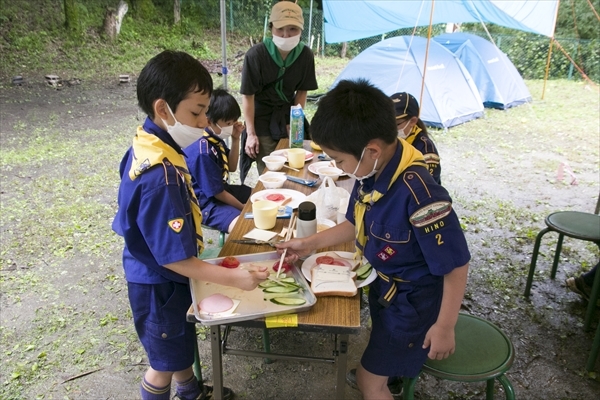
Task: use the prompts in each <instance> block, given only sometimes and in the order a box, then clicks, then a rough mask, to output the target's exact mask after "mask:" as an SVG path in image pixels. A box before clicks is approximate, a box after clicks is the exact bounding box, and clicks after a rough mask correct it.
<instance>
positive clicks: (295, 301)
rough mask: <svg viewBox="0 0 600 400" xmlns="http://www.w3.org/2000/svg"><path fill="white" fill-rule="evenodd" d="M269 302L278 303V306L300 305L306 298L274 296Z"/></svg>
mask: <svg viewBox="0 0 600 400" xmlns="http://www.w3.org/2000/svg"><path fill="white" fill-rule="evenodd" d="M271 303H275V304H278V305H280V306H301V305H302V304H305V303H306V300H304V299H300V298H297V297H296V298H293V297H275V298H273V299H271Z"/></svg>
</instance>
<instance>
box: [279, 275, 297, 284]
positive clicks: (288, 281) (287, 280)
mask: <svg viewBox="0 0 600 400" xmlns="http://www.w3.org/2000/svg"><path fill="white" fill-rule="evenodd" d="M279 280H280V281H281V282H285V283H296V278H294V277H293V276H288V277H287V278H285V277H284V278H280V279H279Z"/></svg>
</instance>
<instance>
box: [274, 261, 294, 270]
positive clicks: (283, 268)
mask: <svg viewBox="0 0 600 400" xmlns="http://www.w3.org/2000/svg"><path fill="white" fill-rule="evenodd" d="M291 270H292V266H291V265H290V264H288V263H286V262H285V261H284V262H283V263H282V264H281V272H289V271H291ZM273 271H275V272H277V271H279V261H277V262H276V263H275V264H273Z"/></svg>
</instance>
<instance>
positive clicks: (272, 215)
mask: <svg viewBox="0 0 600 400" xmlns="http://www.w3.org/2000/svg"><path fill="white" fill-rule="evenodd" d="M278 208H279V204H278V203H275V202H274V201H269V200H259V201H255V202H254V203H252V215H253V216H254V225H255V226H256V227H257V228H258V229H271V228H273V227H275V223H276V222H277V209H278Z"/></svg>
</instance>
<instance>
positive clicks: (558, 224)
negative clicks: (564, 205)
mask: <svg viewBox="0 0 600 400" xmlns="http://www.w3.org/2000/svg"><path fill="white" fill-rule="evenodd" d="M546 225H548V227H549V228H550V229H553V230H555V231H558V232H560V233H563V234H565V235H567V236H571V237H574V238H576V239H581V240H588V241H593V242H599V241H600V215H597V214H591V213H585V212H579V211H558V212H555V213H552V214H550V215H548V216H547V217H546Z"/></svg>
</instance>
